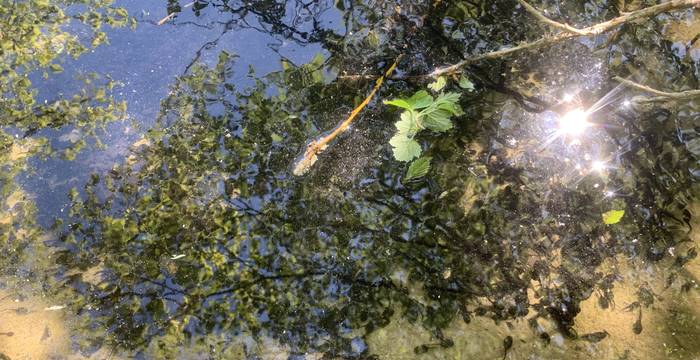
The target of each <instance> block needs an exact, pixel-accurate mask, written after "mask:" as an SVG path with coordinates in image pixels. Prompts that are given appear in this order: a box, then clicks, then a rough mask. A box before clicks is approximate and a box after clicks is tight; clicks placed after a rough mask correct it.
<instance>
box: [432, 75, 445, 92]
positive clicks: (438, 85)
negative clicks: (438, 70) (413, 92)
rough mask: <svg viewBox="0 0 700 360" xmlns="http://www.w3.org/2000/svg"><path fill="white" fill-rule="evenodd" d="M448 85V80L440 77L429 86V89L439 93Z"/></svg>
mask: <svg viewBox="0 0 700 360" xmlns="http://www.w3.org/2000/svg"><path fill="white" fill-rule="evenodd" d="M445 85H447V79H445V77H444V76H440V77H438V78H437V79H436V80H435V81H433V82H431V83H430V84H428V89H430V90H433V91H435V92H438V91H440V90H442V89H443V88H444V87H445Z"/></svg>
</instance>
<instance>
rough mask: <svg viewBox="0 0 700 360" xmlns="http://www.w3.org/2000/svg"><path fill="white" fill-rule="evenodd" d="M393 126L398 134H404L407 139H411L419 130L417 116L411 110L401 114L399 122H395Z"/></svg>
mask: <svg viewBox="0 0 700 360" xmlns="http://www.w3.org/2000/svg"><path fill="white" fill-rule="evenodd" d="M394 125H395V126H396V129H397V130H398V131H399V134H404V135H406V136H408V137H413V135H415V134H416V133H417V132H418V130H420V127H419V124H418V119H417V115H416V113H415V112H413V111H411V110H407V111H404V112H402V113H401V120H399V121H397V122H396V124H394Z"/></svg>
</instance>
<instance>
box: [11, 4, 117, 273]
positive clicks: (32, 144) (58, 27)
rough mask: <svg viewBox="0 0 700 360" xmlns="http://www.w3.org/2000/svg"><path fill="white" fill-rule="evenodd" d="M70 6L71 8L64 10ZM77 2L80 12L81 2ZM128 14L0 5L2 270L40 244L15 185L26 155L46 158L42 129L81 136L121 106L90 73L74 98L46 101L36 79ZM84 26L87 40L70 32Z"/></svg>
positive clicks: (96, 8) (76, 145)
mask: <svg viewBox="0 0 700 360" xmlns="http://www.w3.org/2000/svg"><path fill="white" fill-rule="evenodd" d="M70 6H74V9H72V10H70V11H68V10H66V8H67V7H70ZM77 6H79V9H78V7H77ZM127 23H128V18H127V14H126V12H125V11H124V10H123V9H121V8H117V7H112V6H108V4H103V2H87V1H78V0H60V1H39V0H32V1H12V2H4V3H3V4H2V5H0V114H2V115H0V153H1V155H0V249H1V251H2V252H3V253H4V254H8V256H6V257H4V258H3V260H1V261H0V272H2V273H3V274H4V273H6V272H8V273H9V272H13V271H16V270H17V268H18V267H19V265H18V264H20V263H21V261H20V260H21V259H22V258H23V255H24V253H25V251H24V250H25V249H26V247H28V246H32V244H35V243H36V242H38V240H37V238H38V235H39V231H38V229H37V227H36V224H35V222H34V218H33V215H34V210H35V209H34V207H33V205H32V202H31V201H30V199H28V198H27V196H26V194H24V193H23V192H22V190H21V189H20V188H19V187H18V186H17V185H16V184H15V183H14V179H15V177H16V176H17V175H18V174H19V173H20V172H21V171H25V170H27V169H28V164H27V159H28V158H30V157H31V156H33V155H37V154H41V155H44V156H45V155H47V154H48V153H49V146H48V141H47V140H46V139H45V138H43V137H41V136H38V135H37V132H38V131H40V130H44V129H47V128H52V129H62V128H66V127H74V128H75V129H79V130H80V134H81V135H94V133H95V131H96V129H98V128H99V127H100V126H102V125H103V124H105V123H107V122H109V121H112V120H115V119H116V118H118V117H119V115H120V114H121V113H122V112H123V105H124V104H121V103H117V102H115V101H114V99H113V98H112V97H111V96H110V94H109V93H110V86H111V85H106V86H103V85H96V84H95V82H96V81H98V79H97V78H96V77H95V76H91V75H88V76H86V77H85V78H84V79H82V80H83V81H84V84H85V87H84V88H83V89H81V90H80V91H78V92H76V93H75V94H73V95H66V96H63V95H54V94H50V96H49V97H48V98H47V99H46V100H44V101H41V100H42V99H41V98H40V97H39V95H38V88H37V86H36V85H35V84H33V81H36V80H33V79H36V78H39V76H40V75H43V77H44V78H48V77H49V76H50V75H49V73H58V72H62V71H63V69H62V67H61V65H60V63H61V62H63V61H65V59H66V58H67V57H72V58H77V57H79V56H81V55H82V54H84V53H85V52H86V51H88V50H89V49H90V48H91V47H95V46H98V45H100V44H101V43H103V42H104V41H106V36H105V33H104V32H102V30H103V26H104V25H108V26H113V27H117V26H124V25H126V24H127ZM81 26H82V27H84V29H85V31H84V34H87V35H89V36H91V37H92V39H91V42H90V44H89V45H86V44H83V41H81V39H79V37H78V36H77V35H76V34H75V33H74V32H71V31H69V30H68V29H74V28H76V27H81ZM74 140H75V141H74V142H73V146H71V147H70V148H68V149H66V150H65V151H64V154H65V155H66V156H67V157H69V158H70V157H73V156H74V155H75V153H76V152H77V151H78V150H79V149H80V148H81V147H82V146H84V145H85V140H84V139H83V138H82V136H78V138H76V139H74Z"/></svg>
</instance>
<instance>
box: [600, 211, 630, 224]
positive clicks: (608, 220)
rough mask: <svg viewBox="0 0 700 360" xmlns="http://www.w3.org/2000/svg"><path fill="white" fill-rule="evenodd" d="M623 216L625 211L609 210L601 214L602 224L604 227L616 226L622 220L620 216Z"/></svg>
mask: <svg viewBox="0 0 700 360" xmlns="http://www.w3.org/2000/svg"><path fill="white" fill-rule="evenodd" d="M624 215H625V210H610V211H608V212H605V213H603V222H604V223H605V224H606V225H612V224H617V223H619V222H620V220H622V216H624Z"/></svg>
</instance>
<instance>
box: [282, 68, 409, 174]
mask: <svg viewBox="0 0 700 360" xmlns="http://www.w3.org/2000/svg"><path fill="white" fill-rule="evenodd" d="M400 60H401V55H399V56H398V57H397V58H396V60H395V61H394V63H393V64H391V66H390V67H389V69H388V70H387V71H386V72H385V73H384V75H383V76H381V77H380V78H378V79H377V82H376V83H375V85H374V87H373V88H372V91H370V93H369V95H367V97H366V98H365V99H364V100H363V101H362V102H361V103H360V105H358V106H357V107H356V108H355V109H353V110H352V112H351V113H350V116H348V118H347V119H345V121H343V122H342V123H340V124H339V125H338V126H337V127H336V128H335V129H333V131H332V132H331V133H330V134H328V135H326V136H324V137H322V138H320V139H317V140H312V141H311V142H310V143H309V145H307V147H306V151H305V152H304V156H303V157H302V158H300V159H299V160H297V161H296V163H295V164H294V169H293V170H292V173H293V174H294V175H296V176H301V175H304V174H306V172H307V171H309V169H311V167H312V166H313V165H314V163H316V160H318V154H320V153H321V152H322V151H323V150H325V149H326V148H327V147H328V143H330V142H331V141H333V139H335V138H336V137H337V136H338V135H340V134H341V133H343V132H344V131H345V130H347V129H348V127H349V126H350V124H351V123H352V122H353V120H355V117H356V116H357V114H359V113H360V112H361V111H362V109H364V107H365V106H367V104H369V102H370V101H371V100H372V98H373V97H374V95H375V94H376V93H377V91H378V90H379V88H380V87H381V86H382V83H383V82H384V79H386V78H388V77H389V76H390V75H391V74H392V73H393V72H394V69H396V65H398V63H399V61H400Z"/></svg>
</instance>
